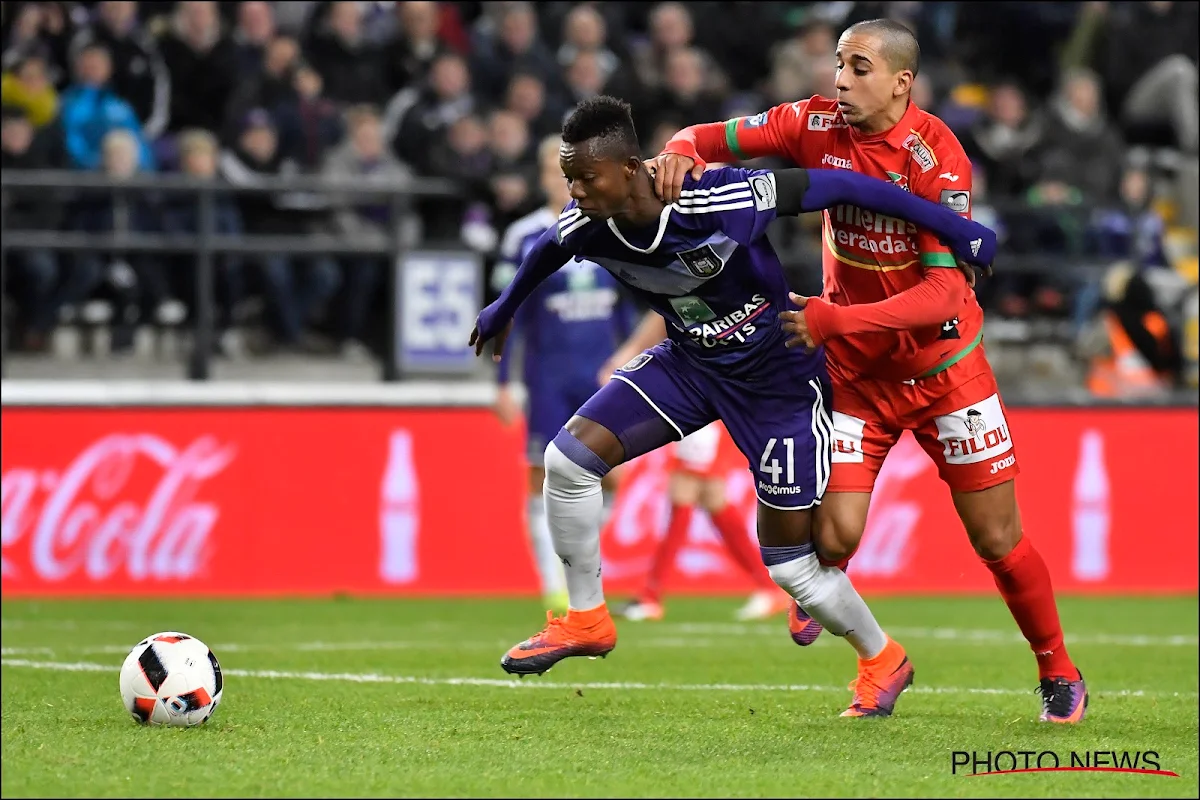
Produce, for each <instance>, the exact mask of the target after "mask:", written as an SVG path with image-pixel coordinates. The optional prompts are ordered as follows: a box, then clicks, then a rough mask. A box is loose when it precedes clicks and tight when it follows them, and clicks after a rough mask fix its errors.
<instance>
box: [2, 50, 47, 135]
mask: <svg viewBox="0 0 1200 800" xmlns="http://www.w3.org/2000/svg"><path fill="white" fill-rule="evenodd" d="M0 103H3V104H5V105H11V106H16V107H18V108H20V109H21V110H22V111H24V112H25V116H26V118H27V119H28V120H29V122H30V123H32V125H33V126H34V127H35V128H42V127H45V126H46V125H49V124H50V123H51V122H53V121H54V119H55V118H56V117H57V116H58V92H56V91H55V90H54V85H53V84H51V83H50V79H49V76H48V75H47V73H46V59H45V57H44V56H42V55H40V54H38V53H37V52H33V53H30V54H29V55H27V56H25V57H24V58H22V59H21V60H20V61H18V62H16V63H15V64H14V65H13V68H12V71H11V72H5V73H4V76H3V78H0Z"/></svg>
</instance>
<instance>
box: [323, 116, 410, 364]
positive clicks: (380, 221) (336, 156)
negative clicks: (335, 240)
mask: <svg viewBox="0 0 1200 800" xmlns="http://www.w3.org/2000/svg"><path fill="white" fill-rule="evenodd" d="M346 133H347V135H346V141H345V142H344V143H343V144H342V145H341V146H340V147H338V148H337V149H336V150H334V151H333V152H331V153H330V154H329V158H328V159H326V161H325V166H324V168H323V169H322V171H321V174H322V175H323V176H324V177H326V178H329V179H331V180H333V181H338V182H341V183H350V184H361V183H364V182H366V183H378V184H385V185H389V186H395V187H402V186H403V185H404V183H405V182H407V181H409V180H411V178H412V170H410V169H409V168H408V167H407V166H405V165H404V164H402V163H401V162H400V161H399V159H397V158H396V157H395V156H394V155H392V154H391V153H390V152H388V148H387V143H386V142H385V141H384V138H383V124H382V121H381V120H380V118H379V114H378V112H376V111H375V109H373V108H371V107H369V106H366V107H363V106H359V107H355V108H351V109H350V110H348V111H347V112H346ZM330 202H331V203H332V204H333V206H334V208H335V209H336V212H335V214H334V217H333V223H334V228H335V231H336V232H337V233H339V234H341V235H342V236H345V237H348V238H353V239H355V240H361V239H363V238H364V237H366V238H369V239H375V240H378V241H380V242H384V241H387V238H388V234H389V231H390V230H391V228H392V225H405V226H406V232H405V239H406V241H407V243H408V245H409V246H411V245H412V244H414V243H415V240H416V236H417V234H418V231H417V230H414V229H413V227H412V224H411V222H406V221H403V220H396V221H392V220H391V210H390V207H389V206H390V204H389V203H388V201H387V200H386V199H385V198H379V197H377V198H365V197H359V198H351V197H344V198H343V197H339V196H338V195H336V194H334V195H331V197H330ZM386 268H387V259H386V258H382V259H381V258H375V257H369V256H368V257H359V256H354V257H349V258H345V259H343V260H342V273H343V275H344V280H343V291H342V295H341V298H340V300H341V302H340V303H339V304H338V307H337V311H336V314H335V321H334V334H335V336H336V337H337V339H338V342H339V343H340V344H341V345H342V348H343V350H344V351H346V350H349V351H351V352H353V351H356V350H358V349H359V348H360V347H361V345H362V344H363V342H364V333H365V325H366V319H367V314H368V311H369V310H370V305H371V299H372V297H373V296H374V294H375V292H376V288H377V287H378V286H379V281H380V278H381V277H382V276H383V270H384V269H386Z"/></svg>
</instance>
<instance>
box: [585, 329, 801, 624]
mask: <svg viewBox="0 0 1200 800" xmlns="http://www.w3.org/2000/svg"><path fill="white" fill-rule="evenodd" d="M666 338H667V325H666V321H665V320H663V318H662V317H661V316H660V315H659V314H658V313H656V312H654V311H650V312H648V313H647V314H646V316H645V317H644V318H643V320H642V323H641V324H640V325H639V326H638V328H637V330H636V331H634V333H633V334H632V335H631V336H630V337H629V339H628V340H626V342H625V343H624V344H623V345H621V347H620V348H619V349H618V350H617V351H616V352H615V353H614V354H613V356H612V358H610V359H609V361H608V363H606V364H605V365H604V367H603V368H602V369H601V371H600V374H599V375H597V376H596V377H597V379H598V381H599V383H600V385H601V386H603V385H604V384H605V383H607V382H608V380H609V378H610V377H611V376H612V374H613V373H614V372H615V371H616V370H618V369H620V368H621V366H622V365H624V364H625V363H627V362H628V361H630V360H631V359H633V358H634V357H636V356H637V355H638V354H639V353H641V352H642V351H644V350H647V349H649V348H651V347H653V346H654V345H656V344H658V343H659V342H661V341H663V340H665V339H666ZM673 448H674V453H673V456H672V458H671V460H670V462H669V466H668V470H669V478H668V482H667V494H668V498H669V500H670V503H671V512H670V516H669V517H668V519H667V530H666V533H665V535H664V536H663V538H662V541H661V542H659V544H658V547H657V548H656V549H655V551H654V558H653V560H652V561H651V562H650V569H649V570H648V571H647V573H646V582H645V584H644V585H643V587H642V589H641V590H640V591H639V592H638V594H637V596H636V597H635V598H634V600H633V601H632V602H630V603H629V604H628V605H626V606H625V607H623V608H622V609H621V611H620V613H621V615H622V616H624V617H625V618H626V619H629V620H635V621H640V620H660V619H662V618H663V616H664V615H665V609H664V608H663V604H662V587H663V584H664V583H665V582H666V578H667V576H668V575H669V574H670V572H671V567H672V566H673V565H674V563H675V557H676V555H678V553H679V550H680V549H681V548H682V547H683V545H684V544H685V543H686V542H687V535H688V530H689V529H690V528H691V525H692V517H693V514H694V512H695V511H696V510H697V509H699V510H701V511H703V512H704V513H706V514H708V517H709V519H710V520H711V521H712V523H713V527H714V528H716V530H717V533H718V534H719V535H720V537H721V541H722V542H723V543H724V545H725V549H726V551H727V552H728V553H729V556H730V558H732V559H733V561H734V563H736V564H737V565H738V567H740V568H741V569H742V570H743V571H744V572H745V573H746V574H747V575H748V576H750V578H751V579H752V580H753V581H754V582H755V584H756V585H757V587H758V588H757V589H756V590H755V592H754V593H753V594H751V595H750V597H749V599H748V600H747V601H746V604H745V605H743V606H742V607H741V608H740V609H738V612H737V618H738V619H739V620H742V621H748V620H755V619H765V618H767V617H771V616H774V615H775V614H780V613H783V612H785V611H787V610H788V608H789V607H790V606H793V605H795V603H793V602H792V598H791V597H790V596H789V595H788V594H786V593H785V592H783V591H781V590H780V589H779V587H778V586H776V585H775V581H773V580H771V575H770V573H769V572H767V570H766V569H765V568H764V567H763V564H762V559H761V558H760V556H759V553H758V552H757V550H756V548H755V543H754V542H753V541H752V540H751V538H750V531H749V530H748V529H747V527H746V519H745V517H744V516H743V515H742V514H741V513H739V511H738V509H737V507H736V506H734V505H733V504H732V503H730V502H728V497H727V495H726V492H725V481H726V477H727V476H728V475H729V473H730V471H731V470H733V469H737V468H739V466H741V465H742V464H744V463H745V462H744V461H743V462H740V463H739V458H740V457H741V454H740V453H738V450H737V445H735V444H734V443H733V439H731V438H730V436H729V432H728V431H727V430H725V426H724V425H722V424H721V423H720V422H714V423H712V424H711V425H708V426H706V427H704V428H701V429H700V430H698V431H696V432H694V433H690V434H688V435H687V436H685V437H683V439H682V440H681V441H678V442H676V443H675V444H674V445H673Z"/></svg>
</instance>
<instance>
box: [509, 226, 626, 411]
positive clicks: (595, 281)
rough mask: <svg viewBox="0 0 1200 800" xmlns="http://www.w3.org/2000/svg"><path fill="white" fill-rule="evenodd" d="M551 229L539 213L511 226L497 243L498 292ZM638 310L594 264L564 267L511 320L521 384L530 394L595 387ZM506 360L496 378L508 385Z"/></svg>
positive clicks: (576, 262) (575, 261)
mask: <svg viewBox="0 0 1200 800" xmlns="http://www.w3.org/2000/svg"><path fill="white" fill-rule="evenodd" d="M555 224H556V217H555V214H554V212H553V211H551V210H549V209H547V208H540V209H538V210H537V211H534V212H533V213H531V214H527V215H526V216H524V217H522V218H521V219H519V220H517V221H516V222H514V223H513V224H512V225H510V226H509V227H508V230H506V231H505V233H504V238H503V240H502V241H501V243H500V261H499V262H498V263H497V265H496V272H495V278H494V283H495V284H496V285H495V289H496V290H497V291H500V290H503V289H504V287H505V286H507V285H508V282H509V281H510V280H512V275H513V273H515V272H516V269H517V267H518V266H519V265H520V263H521V262H522V261H523V260H524V259H525V257H526V256H527V255H529V251H530V250H531V249H532V248H533V246H534V244H535V243H536V242H537V240H538V239H539V238H540V237H541V235H542V234H543V233H545V232H546V231H547V230H548V229H550V228H553V227H554V226H555ZM636 317H637V309H636V308H635V307H634V304H633V302H632V300H631V298H629V297H628V296H627V292H625V291H624V289H623V287H622V286H621V284H620V283H618V282H617V281H616V279H614V278H613V277H612V275H610V274H609V273H608V272H606V271H605V270H603V269H601V268H600V267H599V266H598V265H597V264H596V263H595V262H592V261H587V260H582V259H573V260H571V261H568V262H566V263H565V264H564V265H563V267H562V269H559V270H558V271H557V272H555V273H554V274H553V275H551V276H550V277H549V278H547V279H546V280H545V281H543V282H542V283H541V285H539V286H538V287H537V289H535V290H534V292H533V294H531V295H530V296H529V298H528V299H527V300H526V301H525V302H524V303H523V304H522V305H521V309H520V310H519V311H518V312H517V315H516V317H515V318H514V324H513V331H512V334H511V336H510V339H509V341H510V344H514V343H515V342H516V340H518V339H519V340H520V341H521V343H522V345H523V347H524V351H525V352H524V357H523V361H524V382H525V384H526V386H528V387H529V388H530V390H531V391H534V392H536V391H537V390H538V386H540V385H546V384H561V383H571V382H576V381H580V380H583V381H585V382H586V384H587V385H589V386H592V385H594V383H595V376H596V373H597V372H598V371H599V369H600V367H601V366H602V365H603V364H604V362H605V361H606V360H607V359H608V357H609V356H610V355H612V353H613V351H614V350H616V349H617V347H619V346H620V344H621V342H622V341H623V340H624V339H625V337H627V336H628V335H629V334H630V333H631V332H632V331H633V328H634V327H635V326H636V324H637V321H636ZM509 362H510V359H509V358H508V357H507V356H506V357H505V358H503V359H502V360H501V362H500V368H499V371H498V376H499V379H500V381H501V382H505V381H507V380H508V373H509Z"/></svg>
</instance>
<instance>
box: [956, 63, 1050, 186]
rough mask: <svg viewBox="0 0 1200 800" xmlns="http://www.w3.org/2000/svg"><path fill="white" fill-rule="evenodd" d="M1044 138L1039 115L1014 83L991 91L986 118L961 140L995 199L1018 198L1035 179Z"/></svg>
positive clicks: (1000, 85)
mask: <svg viewBox="0 0 1200 800" xmlns="http://www.w3.org/2000/svg"><path fill="white" fill-rule="evenodd" d="M1042 138H1043V123H1042V119H1041V116H1040V114H1038V113H1036V112H1031V111H1030V110H1029V107H1028V106H1027V104H1026V101H1025V93H1024V92H1022V91H1021V88H1020V87H1019V86H1017V85H1016V84H1013V83H1001V84H999V85H998V86H995V87H994V88H993V89H992V92H991V97H990V99H989V100H988V109H987V116H986V117H985V118H984V119H983V120H981V121H980V122H979V123H977V124H976V125H975V126H974V127H972V128H971V130H970V131H968V132H967V134H966V135H965V136H963V137H962V145H963V149H964V150H966V152H967V156H968V157H969V158H970V159H971V161H972V162H974V163H977V164H982V165H983V167H984V170H985V171H986V172H987V180H988V186H989V187H990V189H991V193H992V196H993V197H995V198H997V199H1004V198H1012V197H1017V196H1019V195H1021V194H1022V193H1023V192H1025V190H1026V189H1028V188H1029V187H1030V186H1032V185H1033V183H1034V181H1035V180H1037V177H1038V162H1037V158H1038V156H1039V155H1040V153H1039V147H1040V146H1041V143H1042Z"/></svg>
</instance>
